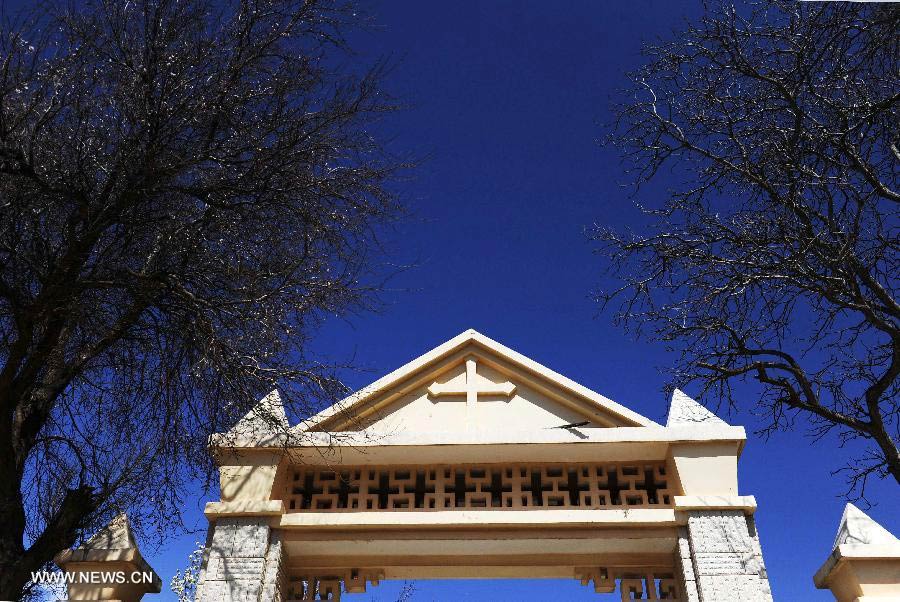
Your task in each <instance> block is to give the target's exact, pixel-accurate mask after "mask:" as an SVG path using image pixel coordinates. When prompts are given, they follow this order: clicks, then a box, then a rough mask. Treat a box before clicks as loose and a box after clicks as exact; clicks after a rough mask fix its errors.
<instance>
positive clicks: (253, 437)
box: [225, 390, 290, 441]
mask: <svg viewBox="0 0 900 602" xmlns="http://www.w3.org/2000/svg"><path fill="white" fill-rule="evenodd" d="M289 427H290V424H289V423H288V419H287V414H286V413H285V411H284V403H283V402H282V400H281V395H280V394H279V393H278V390H273V391H272V392H271V393H269V394H268V395H266V396H265V397H263V398H262V399H260V400H259V401H258V402H257V404H256V405H255V406H253V408H251V409H250V411H249V412H247V413H246V414H245V415H244V417H243V418H241V419H240V420H238V422H237V423H236V424H235V425H234V426H233V427H231V430H229V431H228V433H227V434H226V435H225V437H226V438H229V437H231V438H236V439H240V440H244V441H261V440H264V439H270V438H273V437H277V436H278V435H279V434H280V433H283V432H285V431H286V430H287V429H288V428H289Z"/></svg>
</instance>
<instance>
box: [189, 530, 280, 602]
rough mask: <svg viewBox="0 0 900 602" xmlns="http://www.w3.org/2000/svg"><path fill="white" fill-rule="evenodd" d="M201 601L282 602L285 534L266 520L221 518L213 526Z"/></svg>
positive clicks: (208, 541) (208, 544)
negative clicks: (282, 534)
mask: <svg viewBox="0 0 900 602" xmlns="http://www.w3.org/2000/svg"><path fill="white" fill-rule="evenodd" d="M207 547H208V549H207V553H206V560H205V565H204V568H203V572H202V574H201V576H200V583H199V585H198V587H197V602H280V601H281V600H282V598H283V596H282V590H283V586H284V575H283V570H282V559H283V557H284V551H283V550H282V541H281V534H280V532H279V531H278V530H277V529H273V528H271V527H270V526H269V520H268V519H267V518H266V517H258V516H257V517H221V518H218V519H217V520H216V522H215V524H213V525H210V529H209V535H208V537H207Z"/></svg>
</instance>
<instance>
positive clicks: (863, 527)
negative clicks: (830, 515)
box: [832, 503, 900, 550]
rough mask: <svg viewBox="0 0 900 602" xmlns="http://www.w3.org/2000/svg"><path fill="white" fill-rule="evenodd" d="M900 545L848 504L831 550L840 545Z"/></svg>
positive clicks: (889, 534) (876, 524)
mask: <svg viewBox="0 0 900 602" xmlns="http://www.w3.org/2000/svg"><path fill="white" fill-rule="evenodd" d="M880 543H900V540H898V539H897V538H896V537H894V535H893V534H892V533H891V532H890V531H888V530H887V529H885V528H884V527H882V526H881V525H879V524H878V523H877V522H875V520H874V519H872V517H871V516H869V515H868V514H866V513H865V512H863V511H862V510H860V509H859V508H857V507H856V506H854V505H853V504H850V503H848V504H847V505H846V506H845V507H844V515H843V516H842V517H841V526H840V527H838V532H837V536H836V537H835V538H834V545H833V546H832V549H833V550H834V549H837V547H838V546H839V545H841V544H880Z"/></svg>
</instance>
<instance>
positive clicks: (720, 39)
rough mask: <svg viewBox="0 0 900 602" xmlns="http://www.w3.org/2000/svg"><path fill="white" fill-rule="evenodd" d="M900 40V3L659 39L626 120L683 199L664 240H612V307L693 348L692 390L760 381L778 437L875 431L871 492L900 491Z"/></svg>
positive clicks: (794, 5)
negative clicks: (875, 483) (877, 487)
mask: <svg viewBox="0 0 900 602" xmlns="http://www.w3.org/2000/svg"><path fill="white" fill-rule="evenodd" d="M898 31H900V10H898V8H897V7H896V6H894V5H872V4H857V3H832V2H828V3H814V2H790V1H783V0H774V1H769V2H757V3H754V4H752V5H750V6H742V7H739V8H735V7H734V6H731V5H729V4H727V3H724V4H716V5H714V6H708V7H707V11H706V16H705V17H704V18H703V19H702V20H700V21H699V22H697V23H695V24H692V25H688V26H687V28H686V29H685V30H684V31H682V32H680V33H679V34H678V35H677V36H676V37H675V39H674V41H666V42H661V43H657V44H654V45H651V46H648V47H647V48H646V53H647V56H648V60H647V62H646V63H645V65H644V66H643V67H642V68H640V69H639V70H638V71H637V72H635V73H633V74H632V76H631V84H632V85H631V86H630V93H629V95H628V97H626V98H625V100H624V101H623V102H621V104H619V105H618V108H617V116H618V120H617V124H616V125H615V126H614V127H613V128H611V134H610V141H611V142H612V143H613V144H615V145H617V146H618V147H619V148H621V149H622V150H623V152H624V154H625V156H626V157H627V159H628V162H629V164H630V165H631V166H632V171H631V173H632V174H634V176H635V183H636V184H637V186H638V190H640V186H641V185H642V184H646V183H648V182H650V181H659V180H661V179H663V178H665V179H668V181H670V182H673V181H674V182H675V183H674V184H671V185H670V191H669V192H668V193H667V196H668V197H669V198H668V199H667V201H666V202H665V203H664V204H662V205H661V206H659V207H657V208H653V207H645V208H643V211H644V215H645V218H646V219H647V223H648V230H646V231H642V232H639V233H635V232H616V231H613V230H612V229H609V228H604V227H599V226H598V227H597V228H596V229H595V230H594V232H593V235H594V238H595V240H596V241H597V242H598V252H599V253H600V254H602V255H603V256H605V257H606V258H607V260H608V263H607V265H608V267H609V268H610V273H612V274H614V275H615V276H617V277H618V278H619V279H620V283H621V287H620V288H616V287H612V288H611V289H610V290H605V291H601V292H600V293H599V294H598V299H599V301H601V302H602V303H603V304H604V305H606V304H609V303H610V302H613V301H615V304H616V305H615V307H616V308H618V314H617V317H618V318H619V319H620V320H621V321H622V322H624V323H625V324H626V325H627V326H628V327H630V328H632V329H634V331H635V332H636V333H637V334H638V336H641V335H644V336H649V337H651V338H654V339H657V340H662V341H667V342H670V344H671V345H672V346H673V347H674V348H678V349H680V350H681V355H680V361H679V362H678V363H677V367H676V368H675V370H674V378H675V380H676V381H678V382H682V383H684V382H691V381H695V382H698V383H700V384H701V385H702V389H703V391H704V392H707V391H710V392H712V393H715V394H718V396H719V400H720V402H721V401H727V402H728V403H731V404H735V403H740V401H739V400H738V399H736V396H735V394H734V391H733V389H732V385H733V384H734V383H735V382H736V381H740V380H751V381H752V380H755V381H758V383H761V384H762V396H761V399H760V401H759V404H760V407H761V409H762V410H763V414H764V415H766V416H768V417H769V418H768V419H767V420H770V421H769V422H768V427H767V428H766V429H764V431H768V430H771V429H777V428H781V427H787V426H790V425H792V424H793V423H794V421H795V420H796V419H797V418H798V417H805V418H807V419H809V423H810V425H811V429H812V432H813V433H814V434H815V435H816V436H822V435H824V434H825V433H828V432H830V431H836V432H837V433H839V435H840V441H841V444H842V445H843V444H844V443H846V442H848V441H850V440H853V439H860V440H863V444H864V446H863V447H864V449H865V450H867V451H864V452H861V455H860V453H858V452H854V453H853V454H850V456H851V457H850V459H849V460H848V463H849V464H848V466H847V467H845V468H846V469H848V470H849V471H850V473H849V482H850V485H851V489H852V490H854V491H855V492H856V493H857V494H859V495H864V493H865V483H866V479H867V477H869V476H870V475H873V474H874V475H877V476H879V477H887V476H888V475H890V476H893V477H894V479H896V480H897V482H898V483H900V454H898V447H897V442H898V428H900V416H898V411H900V405H898V399H897V394H898V374H900V305H898V301H897V287H898V274H900V269H898V268H900V265H898V263H900V262H898V248H900V240H898V226H900V222H898V208H900V183H898V161H900V149H898V145H900V130H898V128H900V120H898V103H900V76H898V68H900V36H898V35H897V33H898ZM643 190H646V187H645V188H644V189H643Z"/></svg>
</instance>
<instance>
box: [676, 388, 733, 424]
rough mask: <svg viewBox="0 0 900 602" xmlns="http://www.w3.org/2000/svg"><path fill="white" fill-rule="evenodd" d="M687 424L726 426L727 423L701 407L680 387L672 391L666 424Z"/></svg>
mask: <svg viewBox="0 0 900 602" xmlns="http://www.w3.org/2000/svg"><path fill="white" fill-rule="evenodd" d="M689 424H704V425H717V426H728V423H727V422H725V421H724V420H722V419H721V418H719V417H718V416H716V415H715V414H713V413H712V412H710V411H709V410H708V409H706V408H705V407H703V405H701V404H700V403H699V402H698V401H696V400H694V399H692V398H691V397H689V396H688V395H686V394H685V393H684V391H682V390H681V389H675V390H674V391H672V401H671V403H670V404H669V417H668V419H667V420H666V426H685V425H689Z"/></svg>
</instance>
